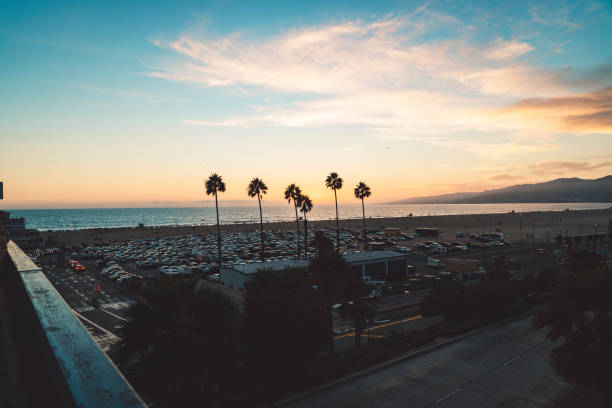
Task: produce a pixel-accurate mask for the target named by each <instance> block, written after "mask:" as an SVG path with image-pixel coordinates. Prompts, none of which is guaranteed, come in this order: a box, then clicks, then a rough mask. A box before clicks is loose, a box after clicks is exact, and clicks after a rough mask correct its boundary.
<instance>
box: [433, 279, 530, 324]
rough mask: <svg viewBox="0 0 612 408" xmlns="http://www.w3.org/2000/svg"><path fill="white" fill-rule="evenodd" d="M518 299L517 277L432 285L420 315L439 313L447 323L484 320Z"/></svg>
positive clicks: (501, 313)
mask: <svg viewBox="0 0 612 408" xmlns="http://www.w3.org/2000/svg"><path fill="white" fill-rule="evenodd" d="M520 302H521V288H520V284H519V283H518V282H517V281H512V280H508V279H491V278H489V279H483V280H482V281H481V282H480V283H479V284H478V285H474V286H463V285H461V284H454V285H449V286H444V287H440V288H435V289H434V290H433V291H432V292H431V294H430V295H429V296H427V297H426V298H425V300H424V302H423V315H425V316H434V315H443V316H444V320H445V321H446V322H447V323H449V324H463V323H474V322H480V323H485V322H490V321H494V320H496V319H500V318H503V317H506V316H508V315H509V314H511V313H512V312H514V311H516V310H517V308H518V307H520Z"/></svg>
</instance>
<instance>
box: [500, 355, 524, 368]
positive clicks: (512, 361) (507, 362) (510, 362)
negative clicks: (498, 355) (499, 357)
mask: <svg viewBox="0 0 612 408" xmlns="http://www.w3.org/2000/svg"><path fill="white" fill-rule="evenodd" d="M519 358H521V356H516V357H513V358H511V359H510V360H508V361H506V362H505V363H504V365H505V366H507V365H510V364H512V363H514V362H515V361H516V360H518V359H519Z"/></svg>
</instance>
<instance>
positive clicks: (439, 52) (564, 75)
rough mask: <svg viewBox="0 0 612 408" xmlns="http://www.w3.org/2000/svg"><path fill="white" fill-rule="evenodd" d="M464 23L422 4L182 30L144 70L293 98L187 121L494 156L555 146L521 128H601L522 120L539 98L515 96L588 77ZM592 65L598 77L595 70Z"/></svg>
mask: <svg viewBox="0 0 612 408" xmlns="http://www.w3.org/2000/svg"><path fill="white" fill-rule="evenodd" d="M532 14H533V15H534V16H535V17H534V19H535V18H537V19H539V20H541V21H542V24H543V21H545V18H547V19H548V20H546V21H553V20H552V17H550V16H549V15H548V14H545V13H544V12H543V11H542V10H539V9H537V10H536V9H534V10H532ZM549 17H550V18H549ZM558 18H561V17H558ZM441 21H445V22H446V23H447V24H448V25H449V26H450V27H454V28H455V29H456V30H457V33H458V34H457V35H456V36H453V37H451V38H448V39H439V40H433V41H432V40H423V34H424V33H427V32H428V31H429V30H432V29H433V28H434V27H436V25H439V24H440V22H441ZM469 31H470V30H469V28H467V27H466V25H465V24H463V23H462V22H461V21H459V20H457V19H456V18H455V17H452V16H446V15H443V14H440V13H433V12H431V11H429V10H428V8H427V6H423V7H421V8H419V9H417V10H415V12H413V13H409V14H406V15H389V16H385V17H382V18H376V19H372V20H368V21H365V20H351V21H343V22H340V23H335V24H327V25H319V26H313V27H303V28H297V29H292V30H289V31H286V32H283V33H279V34H277V35H274V36H270V37H267V38H252V37H248V36H245V35H242V34H240V33H235V34H231V35H228V36H226V37H222V38H216V39H211V38H202V37H194V36H187V35H186V36H182V37H180V38H178V39H177V40H176V41H159V40H158V41H155V42H154V44H156V45H157V46H159V47H163V48H166V49H169V50H171V51H174V53H175V54H176V55H177V56H178V58H175V59H174V60H171V61H170V62H167V63H166V64H162V65H160V66H158V67H157V68H155V69H154V70H153V71H152V72H149V73H147V75H149V76H153V77H158V78H163V79H166V80H170V81H178V82H190V83H195V84H198V85H199V86H202V87H240V88H242V89H246V90H247V91H248V92H250V93H259V94H262V95H266V93H269V92H280V93H283V94H287V95H290V96H291V97H292V99H293V100H294V102H290V103H285V104H282V105H274V106H269V105H265V104H263V105H260V106H255V107H251V110H252V111H251V113H249V114H246V115H243V116H238V117H229V118H206V117H201V118H197V117H190V118H185V120H184V121H183V123H184V124H187V125H196V126H238V127H249V126H284V127H309V126H332V125H344V124H351V125H362V126H364V127H366V128H367V129H368V130H369V131H370V132H371V133H372V134H373V135H374V136H377V137H383V138H388V139H396V140H423V141H426V142H428V143H434V144H440V145H445V146H448V147H453V148H458V149H463V150H468V151H471V152H474V153H477V154H481V155H489V156H495V157H506V156H512V155H526V154H532V153H537V152H544V151H550V150H555V149H558V148H560V146H559V145H558V144H557V143H554V141H551V140H544V139H546V138H541V139H539V138H531V140H530V141H529V142H525V137H524V135H525V133H526V132H529V131H533V132H534V133H537V134H541V133H543V132H546V131H550V132H554V131H558V130H559V129H561V128H562V129H563V130H568V129H569V130H580V131H598V132H599V131H602V129H603V131H606V132H607V129H608V126H607V122H608V121H609V116H608V115H607V114H605V113H604V112H602V111H601V110H592V109H591V110H589V109H587V110H577V109H573V108H572V109H571V110H566V113H565V115H564V119H563V120H562V122H563V124H564V125H563V126H561V127H560V126H557V125H555V124H554V123H556V122H554V121H551V120H548V119H546V120H545V122H546V125H547V126H546V127H545V128H544V130H543V129H542V128H541V127H540V126H541V125H542V123H543V120H540V119H541V118H540V119H538V120H532V119H533V118H534V114H533V112H534V111H536V110H538V109H539V110H540V111H542V110H543V108H536V106H535V105H533V104H532V106H531V107H530V109H527V106H526V103H524V102H518V101H521V100H524V101H527V100H534V98H539V99H541V100H554V99H555V98H564V97H567V96H568V95H569V96H575V95H576V94H575V91H576V89H584V88H585V87H588V86H589V85H591V84H589V83H588V81H585V80H581V79H580V78H578V77H577V76H576V74H575V72H574V71H573V70H572V68H571V67H563V68H560V69H556V70H551V69H542V68H537V67H534V66H532V65H530V64H529V63H528V62H526V61H524V58H521V57H522V56H524V55H527V54H530V53H533V51H534V50H535V46H534V45H533V44H531V43H530V42H528V41H526V40H524V39H520V40H519V39H504V38H496V39H494V40H493V41H490V42H488V43H482V42H478V41H473V39H471V38H470V37H469V34H468V33H469ZM598 75H600V76H602V75H603V76H604V77H606V76H607V71H605V70H604V72H603V73H602V72H599V73H598ZM592 76H593V75H592ZM599 82H600V83H601V82H602V81H599ZM505 106H509V107H508V108H505ZM549 113H550V112H549ZM547 115H548V113H547ZM572 115H573V116H572ZM535 116H537V115H535ZM544 116H546V115H544ZM524 117H526V119H525V120H523V119H524ZM553 122H554V123H553ZM586 123H590V124H591V125H594V124H597V123H598V124H599V125H598V126H591V127H588V126H586V125H585V124H586ZM469 131H477V132H482V131H503V132H505V133H504V139H502V140H499V141H497V143H485V144H481V143H477V142H476V141H473V140H470V139H467V140H466V139H465V137H456V138H455V137H454V135H455V134H459V133H462V134H465V133H466V132H469ZM548 139H550V138H548Z"/></svg>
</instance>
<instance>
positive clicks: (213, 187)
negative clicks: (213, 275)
mask: <svg viewBox="0 0 612 408" xmlns="http://www.w3.org/2000/svg"><path fill="white" fill-rule="evenodd" d="M224 191H225V183H224V182H223V179H222V178H221V176H219V175H217V173H213V174H211V175H210V177H208V180H206V195H214V196H215V208H216V209H217V247H218V250H219V273H221V264H222V263H223V258H222V257H221V227H220V224H219V201H218V200H217V195H218V194H219V193H223V192H224Z"/></svg>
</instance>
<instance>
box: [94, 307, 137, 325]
mask: <svg viewBox="0 0 612 408" xmlns="http://www.w3.org/2000/svg"><path fill="white" fill-rule="evenodd" d="M100 310H101V311H103V312H104V313H108V314H109V315H111V316H113V317H116V318H117V319H119V320H123V321H124V322H126V323H129V322H130V321H129V320H128V319H125V318H123V317H121V316H117V315H116V314H114V313H111V312H109V311H108V310H106V309H104V308H100Z"/></svg>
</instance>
